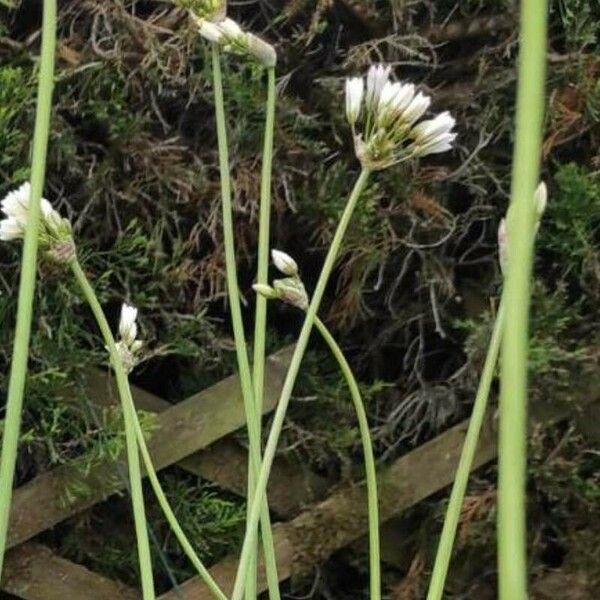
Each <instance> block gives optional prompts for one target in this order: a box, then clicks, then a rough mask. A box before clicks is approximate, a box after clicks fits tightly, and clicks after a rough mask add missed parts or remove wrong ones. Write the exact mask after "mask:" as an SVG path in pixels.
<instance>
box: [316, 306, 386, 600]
mask: <svg viewBox="0 0 600 600" xmlns="http://www.w3.org/2000/svg"><path fill="white" fill-rule="evenodd" d="M315 327H316V328H317V329H318V331H319V333H320V334H321V336H322V337H323V339H324V340H325V342H326V343H327V345H328V346H329V348H330V350H331V353H332V354H333V356H334V357H335V359H336V360H337V362H338V364H339V366H340V369H341V371H342V373H343V375H344V377H345V378H346V382H347V384H348V388H349V389H350V395H351V396H352V402H353V404H354V410H355V412H356V418H357V419H358V427H359V430H360V440H361V443H362V448H363V456H364V461H365V474H366V480H367V505H368V511H369V567H370V569H369V571H370V578H369V581H370V584H369V587H370V594H369V599H370V600H380V599H381V568H380V562H381V561H380V556H379V554H380V553H379V503H378V499H377V471H376V468H375V456H374V455H373V444H372V443H371V431H370V429H369V421H368V419H367V413H366V411H365V406H364V404H363V401H362V397H361V394H360V389H359V387H358V384H357V382H356V379H355V378H354V374H353V373H352V369H351V367H350V365H349V364H348V361H347V360H346V357H345V356H344V353H343V352H342V349H341V348H340V347H339V346H338V344H337V342H336V341H335V339H334V337H333V336H332V335H331V333H330V332H329V330H328V329H327V327H325V324H324V323H323V322H322V321H321V319H319V317H315Z"/></svg>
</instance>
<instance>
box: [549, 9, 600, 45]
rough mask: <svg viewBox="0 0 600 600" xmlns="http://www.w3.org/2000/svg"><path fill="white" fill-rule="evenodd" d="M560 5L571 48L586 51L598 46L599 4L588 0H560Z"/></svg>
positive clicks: (599, 28) (599, 33) (599, 29)
mask: <svg viewBox="0 0 600 600" xmlns="http://www.w3.org/2000/svg"><path fill="white" fill-rule="evenodd" d="M558 5H559V11H560V17H561V20H562V23H563V26H564V28H565V34H566V43H567V46H568V47H569V49H570V50H577V51H584V50H589V49H591V48H593V47H595V46H597V44H598V42H599V40H600V38H599V36H600V22H599V20H598V17H599V16H600V12H599V11H598V6H597V4H595V3H593V2H588V1H587V0H559V2H558Z"/></svg>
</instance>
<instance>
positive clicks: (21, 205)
mask: <svg viewBox="0 0 600 600" xmlns="http://www.w3.org/2000/svg"><path fill="white" fill-rule="evenodd" d="M30 198H31V185H30V184H29V182H25V183H24V184H22V185H21V186H20V187H19V188H17V189H16V190H13V191H11V192H9V193H8V194H7V195H6V196H5V197H4V199H3V200H2V201H1V202H0V208H1V209H2V212H3V213H4V214H5V215H6V217H5V218H4V219H2V220H0V240H2V241H12V240H18V239H22V238H23V237H24V236H25V229H26V227H27V222H28V220H29V208H30ZM40 213H41V214H40V224H39V232H38V236H39V243H40V246H41V247H42V249H43V250H45V251H47V252H49V253H50V254H51V255H52V256H54V257H55V258H56V259H58V260H60V261H61V262H63V261H67V260H69V259H70V258H72V257H73V255H74V245H73V238H72V235H71V223H70V222H69V221H68V220H67V219H63V218H62V217H61V216H60V214H59V213H58V212H57V211H56V210H54V209H53V208H52V205H51V204H50V202H48V200H46V198H41V199H40ZM56 251H58V253H57V252H56Z"/></svg>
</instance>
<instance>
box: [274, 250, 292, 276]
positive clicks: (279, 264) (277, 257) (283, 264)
mask: <svg viewBox="0 0 600 600" xmlns="http://www.w3.org/2000/svg"><path fill="white" fill-rule="evenodd" d="M271 258H272V259H273V264H274V265H275V267H276V269H277V270H278V271H280V272H281V273H283V274H284V275H287V276H288V277H297V275H298V264H297V263H296V261H295V260H294V259H293V258H292V257H291V256H290V255H289V254H286V253H285V252H282V251H281V250H271Z"/></svg>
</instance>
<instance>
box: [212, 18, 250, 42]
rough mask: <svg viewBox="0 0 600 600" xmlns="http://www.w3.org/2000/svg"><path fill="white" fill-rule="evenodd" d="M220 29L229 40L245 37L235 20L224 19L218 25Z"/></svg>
mask: <svg viewBox="0 0 600 600" xmlns="http://www.w3.org/2000/svg"><path fill="white" fill-rule="evenodd" d="M218 27H219V28H220V30H221V32H222V33H223V35H225V37H227V38H228V39H236V38H238V37H239V36H241V35H244V32H243V31H242V28H241V27H240V26H239V25H238V24H237V23H236V22H235V21H234V20H233V19H229V18H227V19H224V20H223V21H221V22H220V23H219V24H218Z"/></svg>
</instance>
